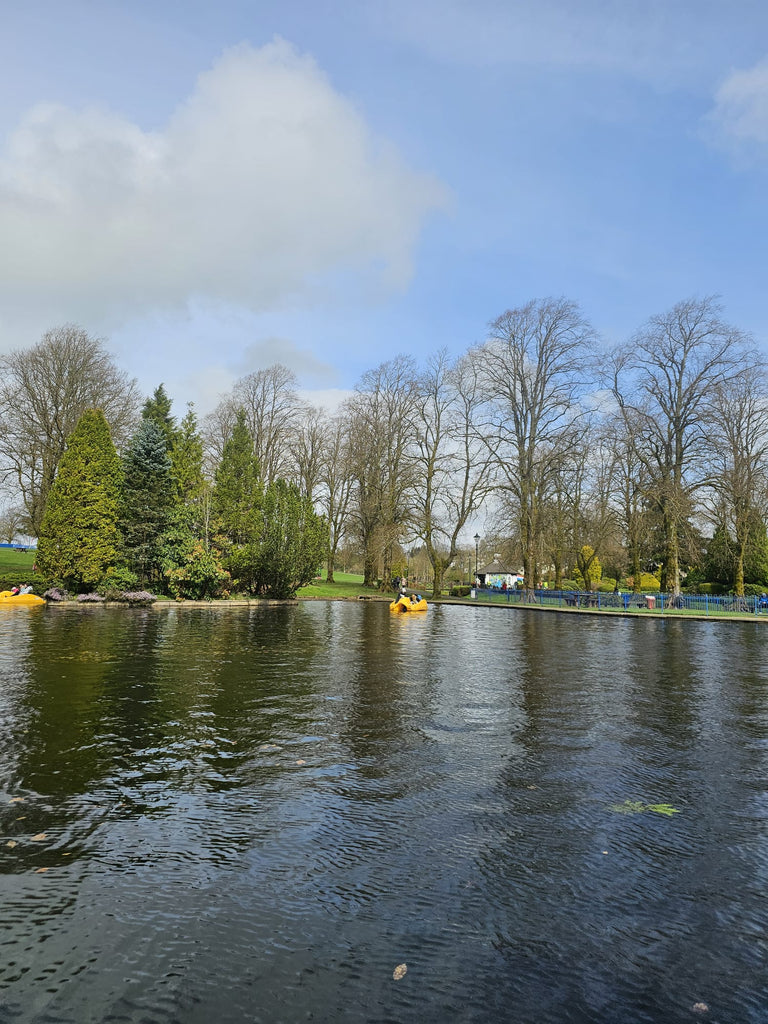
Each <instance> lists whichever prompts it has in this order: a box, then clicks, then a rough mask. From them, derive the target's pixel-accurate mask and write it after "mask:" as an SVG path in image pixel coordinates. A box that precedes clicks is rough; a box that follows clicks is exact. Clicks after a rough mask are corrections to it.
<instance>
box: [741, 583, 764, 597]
mask: <svg viewBox="0 0 768 1024" xmlns="http://www.w3.org/2000/svg"><path fill="white" fill-rule="evenodd" d="M765 592H766V590H765V587H764V586H762V585H761V584H759V583H745V584H744V597H760V595H761V594H764V593H765Z"/></svg>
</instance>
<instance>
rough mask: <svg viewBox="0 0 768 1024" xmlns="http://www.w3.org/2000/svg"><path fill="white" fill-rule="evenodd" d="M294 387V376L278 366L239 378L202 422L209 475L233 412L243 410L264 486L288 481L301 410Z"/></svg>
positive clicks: (217, 461) (220, 450)
mask: <svg viewBox="0 0 768 1024" xmlns="http://www.w3.org/2000/svg"><path fill="white" fill-rule="evenodd" d="M296 385H297V381H296V375H295V374H294V373H293V371H292V370H289V369H287V367H285V366H282V365H281V364H280V363H275V364H274V365H273V366H269V367H267V368H266V369H265V370H257V371H255V372H254V373H249V374H248V375H247V376H245V377H241V378H240V379H239V380H238V381H237V382H236V383H235V385H234V387H233V388H232V393H231V394H230V395H227V396H226V397H224V398H223V399H222V400H221V401H220V402H219V404H218V405H217V407H216V409H214V411H213V412H212V413H210V414H209V415H208V416H206V418H205V424H204V434H205V443H206V452H207V456H208V465H209V471H210V467H214V468H215V466H216V465H218V463H219V461H220V460H221V454H222V452H223V450H224V445H225V444H226V441H227V438H228V437H229V436H230V433H231V431H232V427H233V426H234V423H235V420H236V418H237V410H238V409H243V410H244V411H245V419H246V423H247V426H248V429H249V430H250V432H251V434H252V435H253V442H254V451H255V453H256V457H257V458H258V460H259V466H260V467H261V475H262V479H263V481H264V484H265V486H268V485H269V484H270V483H273V482H274V481H275V480H276V479H277V478H278V477H285V478H288V477H289V476H290V475H291V468H292V450H293V446H294V441H295V436H296V430H297V428H298V425H299V422H300V418H301V414H302V410H303V403H302V402H301V400H300V398H299V396H298V393H297V391H296Z"/></svg>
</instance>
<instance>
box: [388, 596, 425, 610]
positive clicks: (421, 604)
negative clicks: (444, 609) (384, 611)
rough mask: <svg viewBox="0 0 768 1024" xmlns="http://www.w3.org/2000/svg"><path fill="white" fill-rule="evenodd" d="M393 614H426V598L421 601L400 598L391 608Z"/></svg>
mask: <svg viewBox="0 0 768 1024" xmlns="http://www.w3.org/2000/svg"><path fill="white" fill-rule="evenodd" d="M389 610H390V611H391V612H425V611H426V610H427V601H426V598H423V597H422V599H421V600H420V601H412V600H411V599H410V598H409V597H400V598H398V600H397V601H393V602H392V604H391V605H390V606H389Z"/></svg>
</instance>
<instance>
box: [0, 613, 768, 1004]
mask: <svg viewBox="0 0 768 1024" xmlns="http://www.w3.org/2000/svg"><path fill="white" fill-rule="evenodd" d="M764 645H765V638H764V635H763V630H762V628H761V626H760V624H758V623H755V624H752V623H747V624H742V623H738V624H737V623H715V622H711V623H710V622H706V623H704V622H701V623H698V622H696V623H694V622H680V621H673V622H665V621H663V620H661V621H660V620H653V621H646V620H640V621H635V620H626V621H616V620H610V621H605V620H602V619H597V618H595V619H588V618H586V617H583V618H581V617H580V618H578V619H577V620H574V619H573V618H571V617H569V616H559V615H555V614H542V613H540V612H536V611H522V610H512V611H510V610H509V609H484V608H466V607H464V608H461V607H435V608H432V609H431V610H430V612H429V614H428V615H427V616H420V617H415V616H414V617H409V616H397V617H396V616H390V615H389V612H388V609H387V607H386V605H383V606H382V605H379V604H373V603H367V602H366V603H361V604H360V605H357V604H345V603H322V602H316V603H311V604H301V605H299V606H298V607H286V608H265V609H223V610H222V609H216V608H211V609H204V610H199V609H176V608H173V609H170V610H167V611H163V612H159V611H151V610H149V611H148V610H138V609H137V610H131V611H128V610H115V611H112V610H109V609H103V608H93V609H77V610H65V609H28V610H27V609H0V730H1V735H0V787H1V788H0V815H1V821H2V838H0V865H1V866H2V872H0V899H2V906H3V922H4V926H5V927H4V930H3V935H2V939H0V942H1V943H2V953H3V956H2V958H0V1022H3V1024H4V1022H6V1021H28V1022H32V1021H34V1022H38V1021H43V1022H54V1021H56V1022H73V1024H82V1022H87V1021H94V1022H96V1021H99V1022H100V1021H107V1020H108V1021H111V1022H131V1024H136V1022H142V1024H143V1022H150V1021H158V1022H171V1021H178V1022H182V1024H188V1022H189V1024H197V1022H200V1024H202V1022H206V1024H207V1022H209V1021H210V1020H211V1019H216V1020H217V1021H220V1022H222V1024H226V1022H230V1021H231V1022H239V1021H264V1022H270V1024H273V1022H280V1021H285V1022H294V1021H300V1020H305V1019H311V1020H314V1021H328V1022H336V1021H350V1022H360V1021H375V1022H379V1021H381V1022H384V1021H396V1022H401V1021H417V1020H418V1021H430V1022H431V1021H434V1022H441V1024H443V1022H448V1021H450V1022H453V1021H462V1022H464V1021H467V1022H475V1021H477V1022H480V1021H521V1022H528V1021H531V1022H537V1024H549V1022H552V1024H555V1022H557V1024H561V1022H574V1024H587V1022H590V1024H591V1022H595V1021H597V1022H602V1021H605V1022H609V1024H612V1022H614V1021H616V1022H618V1021H628V1022H633V1024H634V1022H641V1024H642V1022H653V1024H657V1022H658V1024H661V1022H664V1024H668V1022H673V1024H674V1022H678V1021H680V1022H683V1021H691V1020H694V1019H701V1017H700V1015H698V1014H697V1012H696V1011H694V1010H693V1009H692V1007H693V1006H694V1004H700V1003H705V1004H706V1005H707V1006H708V1007H709V1009H708V1011H707V1015H706V1019H708V1020H710V1021H718V1022H720V1024H724V1022H731V1021H738V1022H764V1021H765V1020H766V1017H767V1015H768V1010H767V1009H766V998H765V990H764V963H765V956H766V952H767V950H766V943H767V942H768V911H767V910H766V901H765V896H764V893H765V889H766V883H768V834H767V832H768V830H767V828H766V825H767V823H768V804H767V802H766V779H767V778H768V764H767V763H766V755H767V754H768V701H767V700H766V698H767V697H768V692H767V691H768V678H767V676H766V672H765V670H764V668H763V663H764V660H765V659H764V657H763V650H764ZM626 801H635V802H637V804H639V805H641V806H647V805H649V804H670V805H671V806H672V807H674V808H676V809H677V810H678V811H679V813H677V814H674V815H672V816H665V815H661V814H658V813H653V812H652V811H647V810H646V811H643V812H642V813H620V810H621V809H624V810H626V807H625V806H624V805H625V804H626ZM401 963H406V964H407V966H408V971H407V974H406V975H405V976H404V977H403V978H402V979H400V980H394V979H393V971H394V968H395V967H396V966H397V965H398V964H401Z"/></svg>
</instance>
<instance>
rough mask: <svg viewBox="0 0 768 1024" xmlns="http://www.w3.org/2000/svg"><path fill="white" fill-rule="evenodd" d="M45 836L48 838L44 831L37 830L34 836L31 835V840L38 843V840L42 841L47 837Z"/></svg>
mask: <svg viewBox="0 0 768 1024" xmlns="http://www.w3.org/2000/svg"><path fill="white" fill-rule="evenodd" d="M47 838H48V836H47V835H46V834H45V832H38V833H37V835H36V836H32V842H33V843H40V842H42V841H43V839H47Z"/></svg>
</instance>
